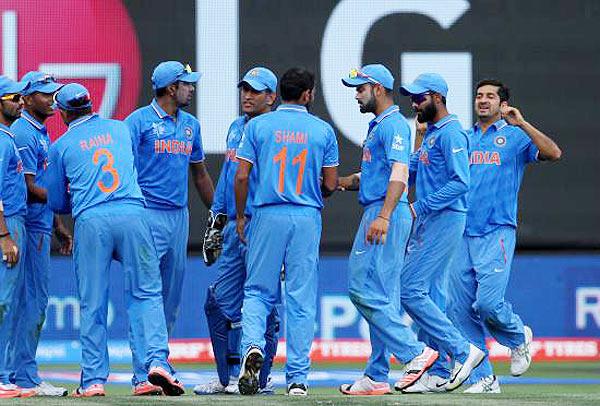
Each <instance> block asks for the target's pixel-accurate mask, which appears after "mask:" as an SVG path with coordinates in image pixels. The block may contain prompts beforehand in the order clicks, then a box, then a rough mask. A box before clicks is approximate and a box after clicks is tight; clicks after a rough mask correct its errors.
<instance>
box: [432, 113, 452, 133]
mask: <svg viewBox="0 0 600 406" xmlns="http://www.w3.org/2000/svg"><path fill="white" fill-rule="evenodd" d="M452 121H458V117H457V116H456V114H448V115H447V116H446V117H444V118H442V119H441V120H438V122H436V123H433V124H431V126H432V127H435V128H436V129H438V130H439V129H440V128H442V127H443V126H445V125H446V124H448V123H451V122H452Z"/></svg>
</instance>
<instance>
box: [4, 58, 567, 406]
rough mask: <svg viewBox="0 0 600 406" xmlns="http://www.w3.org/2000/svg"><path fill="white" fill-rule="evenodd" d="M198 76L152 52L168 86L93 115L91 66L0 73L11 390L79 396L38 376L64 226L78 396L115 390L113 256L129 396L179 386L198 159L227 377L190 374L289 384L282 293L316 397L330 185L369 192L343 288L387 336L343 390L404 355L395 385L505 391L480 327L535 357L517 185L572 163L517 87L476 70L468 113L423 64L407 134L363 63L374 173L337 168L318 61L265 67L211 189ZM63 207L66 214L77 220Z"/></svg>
mask: <svg viewBox="0 0 600 406" xmlns="http://www.w3.org/2000/svg"><path fill="white" fill-rule="evenodd" d="M200 76H201V75H200V74H199V73H198V72H193V71H192V70H191V69H190V68H189V66H184V65H182V64H181V63H179V62H175V61H168V62H163V63H161V64H159V65H158V66H157V67H156V68H155V70H154V72H153V75H152V87H153V91H154V96H155V97H154V99H153V100H152V102H151V103H150V104H149V105H148V106H145V107H142V108H139V109H138V110H136V111H134V112H133V113H131V114H130V115H129V116H128V117H127V118H126V119H125V120H124V121H118V120H110V119H105V118H101V117H99V116H98V115H97V114H94V113H93V106H92V100H91V97H90V93H89V92H88V90H87V89H86V88H85V87H83V86H82V85H80V84H77V83H70V84H66V85H63V84H59V83H57V82H56V81H55V80H54V78H52V77H51V76H50V75H47V74H44V73H41V72H29V73H27V74H26V75H25V76H23V78H22V79H21V81H20V82H14V81H12V80H10V79H8V78H6V77H0V248H1V250H2V262H1V263H0V280H1V281H2V283H1V285H0V348H1V349H2V350H1V351H0V398H7V397H28V396H36V395H37V396H64V395H66V394H67V391H66V389H64V388H60V387H56V386H53V385H51V384H49V383H47V382H44V381H42V380H41V378H40V376H39V374H38V370H37V364H36V361H35V352H36V349H37V345H38V341H39V332H40V329H41V326H42V325H43V323H44V320H45V310H46V307H47V303H48V292H47V286H48V267H49V261H50V240H51V235H52V231H53V230H54V234H55V236H56V237H57V240H58V242H59V251H60V252H61V253H62V254H65V255H68V254H70V253H71V252H72V254H73V262H74V270H75V275H76V280H77V287H78V294H79V298H80V307H81V331H80V340H81V347H82V357H81V369H82V371H81V381H80V385H79V388H77V389H76V390H75V391H74V392H73V393H72V396H75V397H91V396H104V395H105V388H104V385H105V383H106V381H107V379H108V373H109V360H108V349H107V309H108V285H109V269H110V264H111V261H112V260H116V261H118V262H120V263H121V265H122V270H123V275H124V278H125V297H126V300H125V303H126V307H127V309H126V310H127V315H128V318H129V340H130V347H131V352H132V361H133V378H132V386H133V395H138V396H140V395H167V396H178V395H181V394H183V393H184V392H185V388H184V385H183V383H182V382H180V381H179V379H178V377H177V373H176V371H175V370H174V369H173V367H172V366H171V365H170V364H169V362H168V360H167V358H168V354H169V351H168V338H169V336H170V335H171V333H172V330H173V327H174V324H175V321H176V318H177V313H178V309H179V305H180V301H181V292H182V288H183V280H184V274H185V267H186V261H187V258H186V249H187V242H188V234H189V214H188V208H187V205H188V191H187V185H188V171H190V170H191V171H190V172H191V173H192V181H193V184H194V186H195V188H196V189H197V192H198V193H199V196H200V197H201V200H202V201H203V203H204V205H205V206H206V207H207V208H209V210H210V211H209V219H208V224H207V229H206V232H205V236H204V248H203V257H204V261H205V263H206V264H207V265H209V266H210V265H212V264H214V265H215V267H216V268H217V270H216V279H215V281H214V283H213V284H212V285H211V286H209V287H208V292H207V298H206V303H205V305H204V310H205V313H206V318H207V322H208V328H209V332H210V338H211V342H212V347H213V352H214V357H215V362H216V368H217V373H218V378H217V379H215V380H214V381H211V382H209V383H206V384H201V385H197V386H196V387H194V393H196V394H198V395H210V394H219V393H229V394H242V395H254V394H272V393H274V387H273V383H272V381H271V379H270V372H271V367H272V363H273V358H274V357H275V353H276V351H277V344H278V337H279V324H280V316H279V314H278V311H277V308H278V305H279V304H280V303H281V301H282V298H283V299H284V301H285V312H286V314H285V319H286V326H287V328H286V346H287V349H286V356H287V361H286V369H285V372H286V382H287V388H286V393H287V394H288V395H290V396H305V395H307V394H308V373H309V370H310V357H309V355H310V348H311V344H312V341H313V338H314V324H315V319H316V308H317V284H318V283H317V282H318V262H319V243H320V237H321V210H322V208H323V206H324V204H325V199H326V198H328V197H329V196H330V195H332V194H333V193H334V192H336V191H352V190H356V191H358V200H359V203H360V204H361V205H362V206H363V208H364V212H363V217H362V220H361V223H360V225H359V228H358V230H357V231H356V237H355V240H354V244H353V246H352V251H351V254H350V258H349V268H348V269H349V296H350V299H351V300H352V302H353V303H354V305H355V306H356V308H357V309H358V311H359V312H360V314H361V315H362V316H363V317H364V318H365V320H366V321H367V323H368V325H369V334H370V342H371V347H372V352H371V356H370V358H369V360H368V363H367V365H366V368H365V371H364V376H363V377H362V378H360V379H358V380H357V381H355V382H353V383H351V384H344V385H342V386H341V387H340V391H341V392H342V393H344V394H346V395H381V394H387V393H391V387H390V384H389V383H388V374H389V370H390V356H391V355H393V356H394V357H395V358H396V359H397V360H398V361H399V362H401V363H402V364H404V365H405V369H404V373H403V376H402V378H401V379H400V380H399V381H398V382H396V383H395V385H394V387H395V389H396V390H398V391H402V392H404V393H430V392H443V391H452V390H455V389H457V388H458V387H459V386H461V385H462V384H463V383H464V382H469V383H471V384H472V385H471V387H470V388H469V389H467V390H466V392H468V393H499V392H500V386H499V384H498V381H497V379H496V377H495V375H494V374H493V371H492V367H491V364H490V362H489V359H488V357H487V350H486V347H485V330H484V329H487V331H488V332H489V333H490V334H491V335H492V336H493V337H494V338H495V339H496V340H497V341H498V342H499V343H500V344H502V345H505V346H506V347H509V348H510V349H511V373H512V374H513V375H515V376H518V375H521V374H523V373H524V372H525V371H526V370H527V369H528V367H529V365H530V362H531V355H530V350H529V346H530V343H531V341H532V336H533V334H532V331H531V329H530V328H529V327H528V326H526V325H524V324H523V322H522V320H521V318H520V317H519V316H518V315H517V314H515V313H514V312H513V311H512V307H511V305H510V304H509V303H508V302H506V301H505V299H504V293H505V290H506V287H507V284H508V279H509V275H510V266H511V262H512V256H513V253H514V248H515V230H516V225H517V222H516V217H517V195H518V190H519V187H520V183H521V179H522V176H523V173H524V169H525V167H526V165H527V164H528V163H530V162H535V161H541V160H558V159H559V158H560V155H561V151H560V149H559V147H558V146H557V145H556V144H555V143H554V142H553V141H552V140H551V139H550V138H549V137H547V136H546V135H544V134H543V133H542V132H541V131H539V130H538V129H536V128H535V127H534V126H532V125H531V124H530V123H528V122H527V121H526V120H525V119H524V118H523V116H522V115H521V113H520V112H519V110H518V109H516V108H514V107H510V106H509V104H508V101H509V91H508V88H506V86H504V85H503V84H502V83H501V82H498V81H495V80H485V81H482V82H480V83H479V84H478V85H477V87H476V97H475V110H476V114H477V117H478V121H477V123H476V124H475V126H473V128H471V129H469V130H467V131H465V130H463V129H462V127H461V125H460V124H459V122H458V118H457V117H456V116H455V115H452V114H450V113H449V112H448V110H447V108H446V97H447V96H448V93H449V91H448V86H447V84H446V82H445V81H444V79H443V78H442V77H441V76H440V75H437V74H434V73H424V74H422V75H420V76H418V77H417V78H416V79H415V81H414V82H413V83H411V84H406V85H403V86H401V87H400V93H401V94H402V95H404V96H407V97H410V100H411V103H412V107H413V109H414V110H415V112H416V113H417V122H418V123H417V132H416V137H415V139H412V136H411V131H410V128H409V125H408V123H407V120H406V119H405V118H404V116H403V115H402V113H401V112H400V109H399V107H398V106H396V105H395V104H394V100H393V95H394V90H395V87H394V78H393V76H392V74H391V73H390V71H389V70H388V69H387V68H386V67H384V66H383V65H380V64H373V65H366V66H364V67H362V68H360V69H353V70H351V71H350V73H349V75H348V77H345V78H342V84H341V85H344V86H347V87H350V88H353V89H355V99H356V100H357V102H358V106H359V109H360V112H361V113H372V114H374V116H375V117H374V119H373V120H372V121H371V122H370V123H369V128H368V131H367V135H366V138H365V141H364V143H363V151H362V162H361V168H360V172H358V173H354V174H351V175H349V176H341V177H338V171H337V166H338V164H339V156H338V145H337V139H336V134H335V132H334V130H333V128H332V127H331V125H329V124H328V123H327V122H325V121H323V120H321V119H319V118H318V117H316V116H315V115H313V114H311V113H309V109H310V106H311V103H312V102H313V100H314V89H315V77H314V75H313V74H312V73H311V72H309V71H307V70H305V69H302V68H292V69H289V70H288V71H286V72H285V73H284V74H283V75H282V76H281V78H280V80H279V81H278V79H277V77H276V75H275V74H274V73H273V72H272V71H271V70H269V69H267V68H264V67H256V68H253V69H250V70H249V71H248V72H247V73H246V74H245V75H244V77H243V78H242V80H241V81H240V82H239V83H238V84H237V86H238V88H239V90H240V102H241V109H242V113H243V114H242V115H241V116H240V117H239V118H238V119H236V120H235V121H234V122H233V123H232V124H231V126H230V128H229V131H228V133H227V138H226V143H227V153H226V155H225V161H224V163H223V167H222V169H221V174H220V177H219V180H218V182H217V186H216V190H215V189H214V188H213V182H212V180H211V178H210V176H209V175H208V172H207V169H206V166H205V164H204V152H203V149H202V139H201V134H200V125H199V122H198V120H197V119H196V118H195V117H193V116H192V115H191V114H189V113H187V112H185V111H184V110H183V108H184V107H186V106H188V105H189V104H190V103H191V100H192V97H193V94H194V91H195V85H196V83H197V82H198V80H199V79H200ZM278 82H279V83H278ZM278 97H279V98H280V104H279V106H278V107H277V108H276V109H275V110H273V107H274V105H275V102H276V100H277V98H278ZM56 110H58V112H59V114H60V116H61V118H62V120H63V121H64V123H65V124H66V125H67V126H68V130H67V131H66V132H65V133H64V134H63V135H62V136H61V137H60V138H59V139H57V140H56V141H55V142H54V143H52V144H51V142H50V138H49V136H48V133H47V131H46V127H45V125H44V123H45V121H46V120H47V119H48V118H49V117H51V116H52V115H53V114H54V113H55V111H56ZM272 110H273V111H272ZM413 145H414V152H412V151H413V147H412V146H413ZM165 174H166V175H167V176H165ZM413 186H414V198H411V199H410V201H411V202H409V199H408V191H409V188H410V187H413ZM489 196H493V197H494V198H492V199H490V198H489ZM60 214H71V216H72V217H73V219H74V234H73V235H74V236H73V237H71V235H70V233H69V231H67V229H66V228H65V227H64V226H63V224H62V223H61V221H60V217H59V215H60ZM282 280H285V283H284V284H282V283H281V281H282ZM402 309H404V310H405V311H406V312H407V313H408V315H410V317H411V318H412V320H413V321H414V328H410V327H408V326H407V325H405V324H404V322H403V320H402V318H401V311H402ZM415 332H416V333H415Z"/></svg>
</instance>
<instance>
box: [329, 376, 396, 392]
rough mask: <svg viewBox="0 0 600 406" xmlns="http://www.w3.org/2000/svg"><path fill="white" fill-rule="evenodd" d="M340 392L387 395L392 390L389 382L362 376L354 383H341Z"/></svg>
mask: <svg viewBox="0 0 600 406" xmlns="http://www.w3.org/2000/svg"><path fill="white" fill-rule="evenodd" d="M339 389H340V392H342V393H343V394H344V395H355V396H369V395H372V396H378V395H387V394H388V393H392V391H391V390H390V384H389V383H387V382H377V381H374V380H372V379H371V378H369V377H368V376H363V377H362V378H359V379H357V380H356V381H354V383H351V384H350V383H344V384H342V385H340V388H339Z"/></svg>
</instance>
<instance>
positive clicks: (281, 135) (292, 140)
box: [274, 130, 308, 144]
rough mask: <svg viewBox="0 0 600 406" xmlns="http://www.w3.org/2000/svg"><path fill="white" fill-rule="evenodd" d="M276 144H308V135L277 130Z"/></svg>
mask: <svg viewBox="0 0 600 406" xmlns="http://www.w3.org/2000/svg"><path fill="white" fill-rule="evenodd" d="M274 135H275V142H276V143H278V144H279V143H285V144H306V143H307V142H308V134H307V133H304V132H302V131H290V130H276V131H275V132H274Z"/></svg>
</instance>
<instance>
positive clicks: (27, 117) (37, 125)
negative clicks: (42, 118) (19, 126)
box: [21, 110, 46, 131]
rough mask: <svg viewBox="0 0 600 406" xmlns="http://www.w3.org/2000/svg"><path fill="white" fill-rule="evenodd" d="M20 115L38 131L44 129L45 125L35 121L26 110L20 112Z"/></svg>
mask: <svg viewBox="0 0 600 406" xmlns="http://www.w3.org/2000/svg"><path fill="white" fill-rule="evenodd" d="M21 117H22V118H23V119H24V120H25V121H27V122H28V123H29V124H31V125H32V126H34V127H35V128H37V129H38V130H39V131H46V126H45V125H44V124H42V123H40V122H39V121H37V120H36V119H35V118H33V116H32V115H31V114H29V113H28V112H27V111H26V110H23V111H22V112H21Z"/></svg>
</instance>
